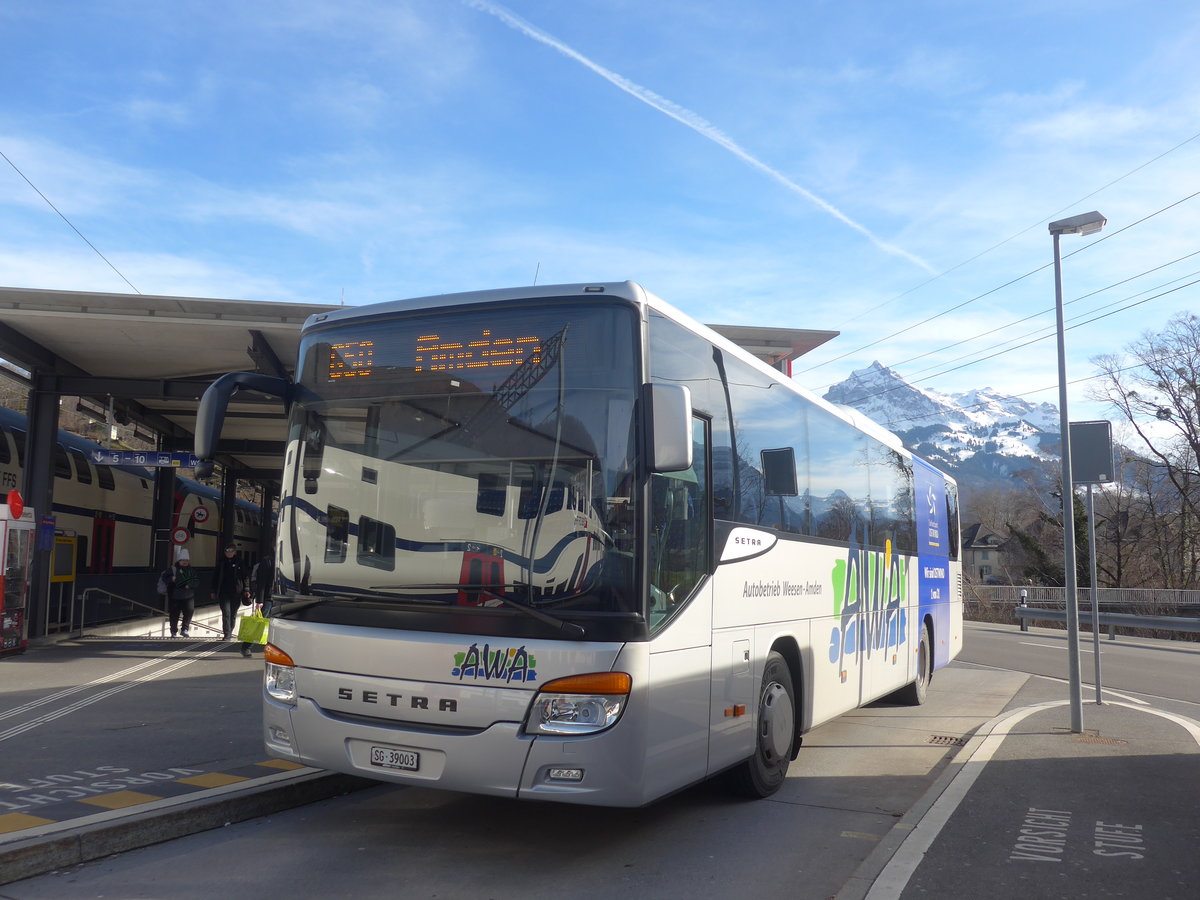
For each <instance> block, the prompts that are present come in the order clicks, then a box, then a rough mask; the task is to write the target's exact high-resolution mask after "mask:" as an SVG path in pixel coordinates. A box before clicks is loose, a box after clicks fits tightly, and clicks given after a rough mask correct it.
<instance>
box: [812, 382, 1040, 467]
mask: <svg viewBox="0 0 1200 900" xmlns="http://www.w3.org/2000/svg"><path fill="white" fill-rule="evenodd" d="M825 399H826V400H828V401H829V402H831V403H835V404H839V405H842V406H849V407H852V408H853V409H856V410H858V411H859V412H861V413H862V414H863V415H865V416H867V417H868V418H871V419H873V420H874V421H876V422H878V423H879V424H880V425H882V426H884V427H885V428H887V429H888V430H889V431H892V432H895V433H896V434H897V435H898V436H899V437H900V439H901V440H903V441H904V444H905V446H907V447H908V448H909V449H910V450H912V451H913V452H914V453H916V454H918V455H919V456H922V457H924V458H925V459H927V460H929V461H930V462H931V463H933V464H934V465H936V466H939V467H941V468H943V469H945V470H946V471H948V472H950V473H951V474H952V475H954V476H955V477H956V478H958V480H959V484H960V486H961V487H963V488H965V489H967V490H970V489H980V490H982V489H987V488H991V487H1005V486H1008V487H1011V486H1012V478H1013V476H1014V475H1016V474H1018V473H1020V474H1021V475H1022V476H1023V477H1029V478H1031V479H1032V481H1033V482H1034V483H1042V482H1044V480H1045V479H1047V478H1050V477H1052V473H1053V471H1054V469H1055V468H1056V467H1057V465H1058V462H1059V457H1058V453H1059V443H1060V441H1059V420H1058V407H1057V406H1054V405H1053V404H1051V403H1040V404H1036V405H1035V404H1032V403H1028V402H1027V401H1025V400H1022V399H1020V398H1019V397H1010V396H1007V395H1005V394H1001V393H999V392H998V391H994V390H992V389H991V388H982V389H979V390H971V391H966V392H964V393H961V394H943V393H941V392H939V391H931V390H928V389H925V388H919V387H916V386H914V385H912V384H909V383H908V382H907V381H905V380H904V379H903V378H902V377H900V376H899V375H898V374H896V373H895V372H894V371H892V370H891V369H889V368H888V367H887V366H883V365H880V364H879V363H877V362H876V363H872V364H871V366H870V367H869V368H866V369H860V370H858V371H856V372H854V373H852V374H851V375H850V377H849V378H847V379H846V380H845V381H843V382H841V383H840V384H835V385H834V386H833V387H831V388H830V389H829V391H828V392H827V393H826V394H825ZM1039 486H1040V484H1039Z"/></svg>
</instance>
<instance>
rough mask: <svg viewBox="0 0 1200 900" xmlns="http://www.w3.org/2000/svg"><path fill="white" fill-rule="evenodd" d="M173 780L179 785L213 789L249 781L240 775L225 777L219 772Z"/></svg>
mask: <svg viewBox="0 0 1200 900" xmlns="http://www.w3.org/2000/svg"><path fill="white" fill-rule="evenodd" d="M175 780H176V781H177V782H179V783H180V784H191V785H195V786H196V787H204V788H214V787H224V786H225V785H227V784H237V783H238V782H239V781H249V780H250V779H249V778H243V777H242V776H241V775H225V774H223V773H221V772H209V773H208V774H207V775H192V776H191V777H189V778H177V779H175Z"/></svg>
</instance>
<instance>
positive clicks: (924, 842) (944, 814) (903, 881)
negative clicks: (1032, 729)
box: [866, 700, 1070, 900]
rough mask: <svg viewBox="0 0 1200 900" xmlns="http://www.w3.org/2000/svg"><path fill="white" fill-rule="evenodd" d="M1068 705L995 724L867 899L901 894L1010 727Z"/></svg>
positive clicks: (1029, 710)
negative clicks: (1035, 715) (1036, 714)
mask: <svg viewBox="0 0 1200 900" xmlns="http://www.w3.org/2000/svg"><path fill="white" fill-rule="evenodd" d="M1069 702H1070V701H1069V700H1051V701H1049V702H1047V703H1039V704H1037V705H1036V706H1027V707H1025V708H1024V709H1018V710H1016V711H1015V712H1012V713H1009V714H1008V715H1007V717H1005V718H1003V719H1000V720H999V721H998V722H996V723H995V725H994V726H993V727H992V730H991V732H990V733H989V734H988V736H987V737H985V738H984V739H983V740H982V741H981V742H980V744H979V746H978V747H976V749H975V752H974V753H972V754H971V756H970V758H969V759H968V760H967V761H966V762H964V763H963V766H962V768H961V769H960V770H959V772H958V774H957V775H955V776H954V779H953V780H952V781H951V782H950V784H949V785H947V787H946V789H945V790H944V791H942V795H941V796H940V797H938V798H937V800H936V801H935V802H934V804H933V806H931V807H930V808H929V811H928V812H927V813H925V815H924V816H922V817H921V821H920V822H918V823H917V825H916V827H915V828H913V830H912V831H911V832H909V835H908V837H906V838H905V839H904V843H902V844H901V845H900V849H899V850H897V851H896V855H895V856H893V857H892V858H891V861H890V862H888V864H887V865H886V866H884V868H883V871H882V872H880V873H879V877H878V878H876V879H875V883H874V884H872V885H871V890H870V891H868V892H867V897H866V900H894V898H897V897H899V896H900V895H901V894H902V893H903V892H904V889H905V888H906V887H907V886H908V881H909V879H910V878H912V874H913V872H915V871H916V870H917V866H919V865H920V864H921V860H923V859H924V858H925V854H926V852H928V850H929V848H930V846H932V845H933V842H934V840H935V839H936V838H937V836H938V835H939V834H940V833H941V831H942V828H944V827H945V825H946V822H948V821H949V820H950V816H951V815H952V814H953V813H954V811H955V810H956V809H958V805H959V804H960V803H962V801H963V798H964V797H966V796H967V791H969V790H970V789H971V786H972V785H973V784H974V783H975V780H976V779H977V778H978V777H979V776H980V775H981V774H983V768H984V766H986V765H987V764H988V762H989V761H991V758H992V757H993V756H994V755H995V754H996V751H997V750H999V749H1000V744H1001V743H1002V742H1003V741H1004V738H1005V737H1006V736H1007V735H1008V733H1009V732H1010V731H1011V730H1012V728H1013V726H1015V725H1017V724H1018V723H1020V722H1021V721H1022V720H1024V719H1026V718H1027V717H1029V716H1031V715H1033V714H1034V713H1035V712H1040V711H1041V710H1043V709H1052V708H1053V707H1056V706H1066V705H1067V704H1068V703H1069Z"/></svg>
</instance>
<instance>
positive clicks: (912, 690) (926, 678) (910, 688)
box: [893, 625, 933, 706]
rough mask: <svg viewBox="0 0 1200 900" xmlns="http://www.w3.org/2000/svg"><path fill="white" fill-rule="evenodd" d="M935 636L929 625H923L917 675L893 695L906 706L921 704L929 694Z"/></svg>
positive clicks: (918, 652) (918, 645)
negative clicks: (931, 632)
mask: <svg viewBox="0 0 1200 900" xmlns="http://www.w3.org/2000/svg"><path fill="white" fill-rule="evenodd" d="M932 646H933V638H932V636H931V635H930V633H929V626H928V625H923V626H921V639H920V641H919V643H918V644H917V677H916V679H915V680H914V681H913V682H912V683H911V684H906V685H905V686H904V687H902V688H900V690H898V691H896V693H895V694H894V695H893V696H894V697H895V699H896V701H897V702H898V703H903V704H905V705H906V706H921V705H922V704H924V703H925V697H926V696H927V695H928V694H929V682H931V681H932V680H933V653H932V651H931V649H930V648H931V647H932Z"/></svg>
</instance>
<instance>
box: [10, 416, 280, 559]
mask: <svg viewBox="0 0 1200 900" xmlns="http://www.w3.org/2000/svg"><path fill="white" fill-rule="evenodd" d="M27 433H28V420H27V418H26V417H25V416H24V415H22V414H21V413H19V412H16V411H15V410H11V409H4V408H0V496H3V495H5V494H7V493H8V492H9V491H11V490H21V489H22V486H23V483H24V466H25V445H26V435H27ZM103 449H104V448H103V447H101V446H100V445H99V444H97V443H95V442H93V441H89V440H87V439H86V438H82V437H80V436H78V435H75V434H71V433H70V432H67V431H63V430H62V429H59V431H58V439H57V442H56V444H55V447H54V508H53V509H52V510H50V512H49V514H50V515H52V516H53V517H54V524H55V529H56V531H57V532H59V533H60V534H64V535H73V536H74V538H75V541H76V551H75V572H76V574H78V575H101V576H102V575H125V574H134V573H140V572H146V571H148V570H152V569H153V565H154V553H153V551H154V540H155V534H154V522H153V513H154V479H155V470H154V469H149V468H141V467H137V466H109V465H96V464H95V462H93V452H94V451H99V450H103ZM220 509H221V492H220V491H219V490H217V489H216V488H212V487H209V486H208V485H205V484H201V483H200V482H198V481H195V480H193V479H191V478H185V477H183V476H181V475H179V473H178V472H177V473H176V477H175V497H174V503H173V506H172V513H171V522H170V524H169V526H168V530H167V531H166V534H165V539H168V540H170V541H171V542H172V543H173V544H174V545H175V546H176V547H186V548H188V551H189V554H190V556H191V559H192V561H193V563H194V564H195V565H197V567H198V568H207V567H211V566H213V565H214V563H215V561H216V557H217V555H218V549H219V548H218V542H219V540H220V536H221V516H220ZM36 512H37V515H38V517H39V518H41V517H43V516H45V515H47V512H46V511H45V510H41V509H38V510H36ZM234 515H235V517H236V518H235V521H234V527H233V535H234V544H235V546H236V547H237V549H238V555H239V556H240V557H241V558H242V560H243V562H245V563H246V564H247V565H248V566H249V565H253V563H254V562H256V561H257V559H258V554H259V541H260V535H261V534H262V528H263V522H262V511H261V509H260V508H259V507H258V506H257V505H256V504H254V503H251V502H249V501H247V500H243V499H240V498H239V499H238V500H236V501H235V508H234Z"/></svg>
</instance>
